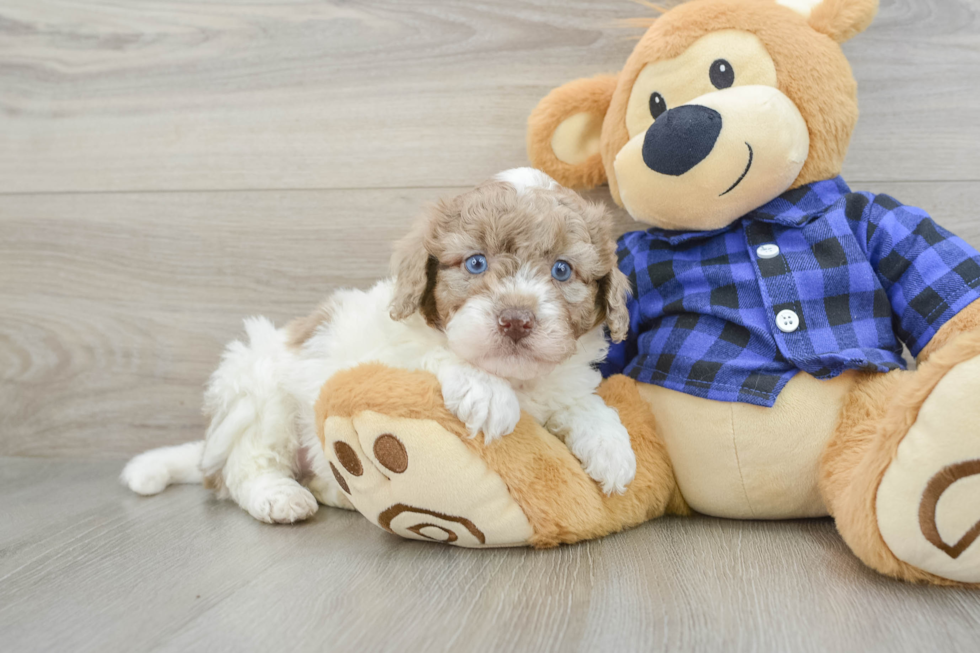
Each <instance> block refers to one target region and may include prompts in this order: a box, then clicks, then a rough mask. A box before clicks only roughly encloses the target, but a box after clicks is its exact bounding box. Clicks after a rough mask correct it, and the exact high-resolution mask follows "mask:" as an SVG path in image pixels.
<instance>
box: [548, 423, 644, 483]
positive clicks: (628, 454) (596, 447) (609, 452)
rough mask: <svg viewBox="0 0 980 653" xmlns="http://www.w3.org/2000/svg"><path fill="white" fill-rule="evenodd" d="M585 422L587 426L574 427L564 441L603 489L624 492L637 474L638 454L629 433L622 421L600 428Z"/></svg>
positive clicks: (587, 472)
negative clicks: (589, 426)
mask: <svg viewBox="0 0 980 653" xmlns="http://www.w3.org/2000/svg"><path fill="white" fill-rule="evenodd" d="M582 426H583V427H586V428H581V429H578V428H574V429H573V430H572V432H571V433H569V435H568V437H567V438H566V439H565V444H567V445H568V447H569V449H571V451H572V453H573V454H575V457H576V458H578V459H579V460H580V461H581V462H582V467H583V469H585V473H586V474H588V475H589V476H591V477H592V478H593V479H595V480H596V481H597V482H598V483H599V485H600V486H601V487H602V491H603V492H605V493H606V494H623V493H624V492H626V486H627V485H629V484H630V483H631V482H632V481H633V478H634V477H635V476H636V454H634V453H633V447H632V446H631V445H630V436H629V433H627V431H626V429H625V428H623V426H622V425H621V424H604V425H602V427H601V428H587V426H588V425H587V424H583V425H582ZM593 426H594V424H593Z"/></svg>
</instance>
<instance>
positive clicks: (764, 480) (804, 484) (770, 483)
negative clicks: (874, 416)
mask: <svg viewBox="0 0 980 653" xmlns="http://www.w3.org/2000/svg"><path fill="white" fill-rule="evenodd" d="M856 377H857V374H855V373H853V372H849V373H846V374H844V375H841V376H839V377H837V378H835V379H831V380H829V381H820V380H817V379H814V378H813V377H812V376H809V375H807V374H803V373H800V374H798V375H797V376H796V377H794V378H793V379H792V380H791V381H790V382H789V383H788V384H787V385H786V387H785V388H784V389H783V391H782V392H781V393H780V394H779V398H778V399H777V401H776V404H775V405H774V406H773V407H772V408H765V407H762V406H753V405H750V404H743V403H733V402H723V401H712V400H709V399H702V398H700V397H695V396H693V395H688V394H685V393H683V392H678V391H676V390H670V389H667V388H662V387H660V386H655V385H645V384H639V392H640V396H641V397H643V399H644V400H645V401H646V402H647V403H648V404H649V406H650V409H651V411H652V412H653V414H654V415H656V419H657V424H658V427H659V429H658V430H659V433H660V435H661V437H662V438H663V440H664V442H665V443H666V445H667V452H668V454H669V456H670V461H671V464H672V466H673V468H674V476H675V477H676V478H677V483H678V487H679V488H680V491H681V494H682V495H683V496H684V499H685V500H686V501H687V503H688V504H689V505H690V506H691V508H692V509H693V510H696V511H697V512H701V513H704V514H706V515H714V516H716V517H728V518H732V519H788V518H797V517H819V516H823V515H826V514H827V508H826V506H825V505H824V502H823V499H822V497H821V495H820V492H819V490H818V487H817V481H818V478H819V462H820V456H821V453H822V452H823V449H824V447H825V446H826V444H827V442H828V441H829V440H830V438H831V436H832V435H833V433H834V427H835V426H836V423H837V415H838V412H839V410H840V408H841V407H842V406H843V404H844V402H845V400H846V397H847V394H848V392H849V391H850V389H851V387H852V386H853V385H854V382H855V379H856Z"/></svg>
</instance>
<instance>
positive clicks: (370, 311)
mask: <svg viewBox="0 0 980 653" xmlns="http://www.w3.org/2000/svg"><path fill="white" fill-rule="evenodd" d="M392 267H393V272H394V274H395V276H394V278H393V279H390V280H386V281H382V282H380V283H378V284H377V285H376V286H374V288H372V289H371V290H368V291H360V290H341V291H338V292H336V293H334V294H333V295H332V296H331V297H330V298H329V299H328V300H327V301H326V302H325V303H324V304H323V305H322V306H321V307H320V308H319V309H317V311H316V312H314V313H313V314H312V315H311V316H309V317H306V318H301V319H299V320H295V321H294V322H292V323H291V324H290V325H288V326H287V327H285V328H283V329H276V328H275V327H274V326H273V325H272V323H271V322H269V321H268V320H266V319H264V318H251V319H249V320H246V322H245V330H246V332H247V334H248V342H247V343H244V342H238V341H236V342H233V343H231V344H230V345H229V346H228V349H227V350H226V352H225V355H224V358H223V360H222V363H221V365H220V366H219V368H218V369H217V370H216V371H215V373H214V375H213V376H212V378H211V382H210V384H209V387H208V390H207V393H206V395H205V409H206V412H207V413H208V414H209V416H210V418H211V424H210V426H209V428H208V432H207V435H206V437H205V440H204V441H202V442H194V443H189V444H186V445H180V446H178V447H168V448H164V449H156V450H153V451H149V452H146V453H144V454H141V455H140V456H137V457H136V458H134V459H133V460H132V461H130V463H129V465H127V467H126V469H125V470H124V472H123V481H124V482H125V483H126V484H127V485H129V487H130V488H132V489H133V490H134V491H136V492H139V493H140V494H155V493H156V492H160V491H161V490H163V488H164V487H166V486H167V484H168V483H170V482H195V481H201V480H203V479H205V478H207V479H208V481H209V484H210V485H213V486H214V487H216V488H218V491H219V494H220V495H222V496H226V497H231V498H232V499H234V500H235V501H236V502H237V503H238V504H239V505H240V506H242V508H244V509H245V510H247V511H248V512H249V513H250V514H251V515H252V516H254V517H255V518H257V519H260V520H262V521H268V522H292V521H297V520H300V519H305V518H307V517H309V516H310V515H312V514H313V513H314V512H315V511H316V509H317V500H319V501H320V502H321V503H324V504H326V505H332V506H338V507H344V508H350V507H351V506H350V504H349V503H348V501H347V499H346V497H345V496H344V494H343V492H342V491H341V490H340V488H339V486H338V485H337V483H336V481H335V480H334V478H333V475H332V474H331V473H330V471H329V468H328V466H327V464H326V461H325V459H324V457H323V454H322V450H321V449H320V445H319V442H318V441H317V436H316V429H315V425H314V422H313V413H314V411H313V404H314V402H315V401H316V399H317V396H318V394H319V391H320V388H321V387H322V385H323V384H324V383H325V382H326V381H327V379H329V378H330V377H331V376H332V375H333V374H335V373H336V372H338V371H340V370H343V369H347V368H350V367H353V366H355V365H358V364H360V363H365V362H381V363H384V364H387V365H391V366H395V367H403V368H408V369H423V370H428V371H430V372H432V373H434V374H436V375H437V377H438V378H439V381H440V383H441V384H442V391H443V397H444V399H445V402H446V406H447V407H448V408H449V409H450V410H451V411H453V413H454V414H456V415H457V416H458V417H459V418H460V419H461V420H462V421H463V422H465V423H466V425H467V427H468V428H469V429H470V431H471V432H472V433H473V434H474V435H476V434H477V433H480V432H482V433H483V437H484V439H485V440H487V441H490V440H493V439H495V438H499V437H501V436H503V435H505V434H507V433H510V432H511V431H512V430H513V429H514V427H515V426H516V425H517V421H518V420H519V419H520V414H521V410H525V411H527V412H528V413H529V414H531V415H532V416H533V417H535V418H536V419H538V420H539V421H540V422H541V423H542V424H544V425H545V426H546V427H547V428H548V429H549V430H550V431H551V432H552V433H554V434H555V435H557V436H558V437H560V438H562V439H563V440H564V442H565V444H566V445H567V446H568V447H569V449H570V450H571V451H572V453H573V454H575V455H576V456H577V457H578V458H579V460H581V461H582V464H583V466H584V468H585V470H586V472H588V473H589V475H590V476H592V477H593V478H594V479H596V480H597V481H598V482H599V483H601V485H602V488H603V490H604V491H605V492H607V493H613V492H623V491H624V490H625V488H626V486H627V485H628V484H629V483H630V481H632V480H633V476H634V474H635V471H636V460H635V457H634V455H633V450H632V448H631V447H630V440H629V434H628V433H627V432H626V430H625V429H624V428H623V426H622V424H621V423H620V421H619V417H618V415H617V414H616V412H615V411H614V410H612V409H610V408H608V407H607V406H606V405H605V404H604V403H603V402H602V400H601V399H599V397H598V396H596V395H595V390H596V388H597V387H598V385H599V382H600V380H601V378H600V375H599V373H598V372H597V371H596V370H595V368H594V366H593V363H595V362H596V361H599V360H601V359H602V358H603V357H604V356H605V353H606V348H607V344H606V340H605V337H604V334H603V328H602V327H603V324H604V323H605V324H608V326H609V331H610V334H611V337H612V339H613V340H616V341H619V340H622V339H623V338H624V337H625V336H626V331H627V328H628V326H629V316H628V314H627V310H626V293H627V289H628V282H627V280H626V278H625V276H624V275H623V274H622V273H621V272H620V271H619V269H618V268H617V261H616V253H615V242H614V240H613V237H612V233H611V229H610V221H609V217H608V215H607V213H606V212H605V210H604V209H603V208H602V207H600V206H597V205H594V204H590V203H589V202H586V201H585V200H583V199H582V198H581V197H579V196H578V195H577V194H575V193H574V192H572V191H570V190H568V189H566V188H563V187H561V186H559V185H558V184H557V183H556V182H555V181H554V180H553V179H551V178H550V177H548V176H547V175H545V174H544V173H541V172H539V171H537V170H533V169H531V168H518V169H514V170H508V171H506V172H503V173H500V174H499V175H497V176H496V177H495V178H494V179H492V180H490V181H488V182H486V183H484V184H482V185H480V186H478V187H476V188H475V189H474V190H472V191H469V192H467V193H464V194H462V195H460V196H458V197H455V198H453V199H451V200H448V201H443V202H440V203H439V204H437V205H436V206H435V207H433V209H432V210H431V211H429V213H428V215H426V216H425V217H424V218H423V219H422V220H421V221H419V222H418V224H416V225H415V227H414V228H413V230H412V231H411V233H410V234H409V235H408V236H407V237H406V238H405V239H404V240H403V241H401V242H400V243H399V244H398V246H397V248H396V252H395V255H394V257H393V259H392ZM309 471H312V474H310V473H307V472H309ZM297 479H299V480H297ZM301 482H302V483H303V484H305V486H306V487H303V484H301Z"/></svg>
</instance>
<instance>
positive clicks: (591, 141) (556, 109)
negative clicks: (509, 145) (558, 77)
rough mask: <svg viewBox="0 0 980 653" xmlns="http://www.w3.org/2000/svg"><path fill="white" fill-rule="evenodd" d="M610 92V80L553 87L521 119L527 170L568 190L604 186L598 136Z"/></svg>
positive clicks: (595, 79)
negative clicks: (528, 161) (536, 171)
mask: <svg viewBox="0 0 980 653" xmlns="http://www.w3.org/2000/svg"><path fill="white" fill-rule="evenodd" d="M615 90H616V76H615V75H600V76H598V77H592V78H590V79H577V80H575V81H574V82H569V83H567V84H564V85H563V86H559V87H558V88H556V89H555V90H553V91H552V92H551V93H549V94H548V95H547V96H546V97H545V98H544V99H543V100H541V102H539V103H538V106H537V107H535V109H534V111H532V112H531V116H530V117H529V118H528V119H527V155H528V157H529V158H530V159H531V163H532V165H534V167H535V168H538V169H540V170H543V171H545V172H546V173H548V174H549V175H551V176H552V177H553V178H554V179H555V181H557V182H558V183H560V184H561V185H562V186H567V187H568V188H592V187H593V186H597V185H598V184H601V183H602V182H604V181H605V180H606V171H605V168H603V165H602V156H601V155H600V154H599V136H600V134H601V133H602V121H603V119H604V118H605V117H606V110H607V109H608V108H609V102H610V100H611V99H612V95H613V91H615Z"/></svg>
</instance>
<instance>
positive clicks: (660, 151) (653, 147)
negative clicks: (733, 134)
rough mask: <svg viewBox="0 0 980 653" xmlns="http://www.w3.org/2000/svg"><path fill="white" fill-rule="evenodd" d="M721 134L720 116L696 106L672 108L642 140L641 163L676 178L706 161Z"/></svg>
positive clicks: (709, 109)
mask: <svg viewBox="0 0 980 653" xmlns="http://www.w3.org/2000/svg"><path fill="white" fill-rule="evenodd" d="M720 133H721V114H720V113H718V112H717V111H715V110H714V109H711V108H709V107H705V106H701V105H699V104H686V105H681V106H679V107H675V108H673V109H670V110H669V111H667V112H665V113H664V114H663V115H661V116H660V117H659V118H657V119H656V120H655V121H654V123H653V124H652V125H650V128H649V129H648V130H647V133H646V136H645V137H644V138H643V162H644V163H645V164H646V165H647V167H648V168H650V169H651V170H653V171H654V172H659V173H660V174H662V175H670V176H672V177H679V176H681V175H683V174H684V173H685V172H687V171H688V170H690V169H691V168H693V167H694V166H696V165H697V164H699V163H701V162H702V161H704V160H705V159H706V158H708V155H709V154H711V150H713V149H714V147H715V142H717V140H718V135H719V134H720Z"/></svg>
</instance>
